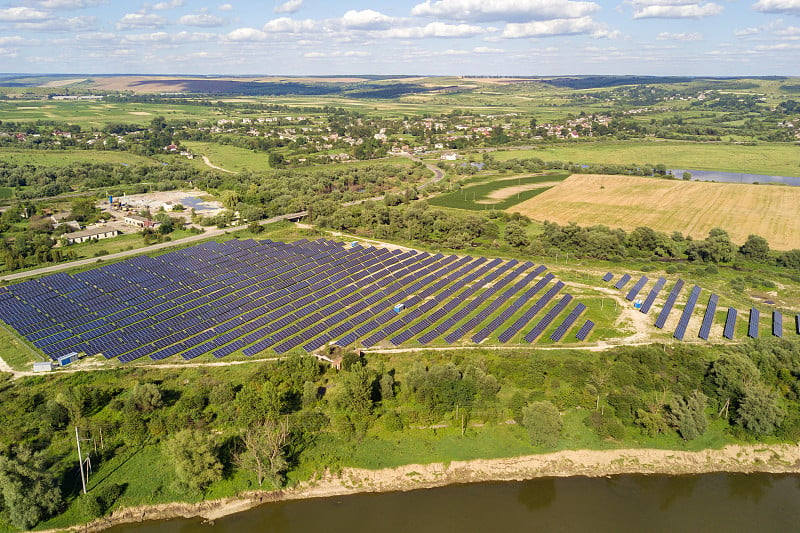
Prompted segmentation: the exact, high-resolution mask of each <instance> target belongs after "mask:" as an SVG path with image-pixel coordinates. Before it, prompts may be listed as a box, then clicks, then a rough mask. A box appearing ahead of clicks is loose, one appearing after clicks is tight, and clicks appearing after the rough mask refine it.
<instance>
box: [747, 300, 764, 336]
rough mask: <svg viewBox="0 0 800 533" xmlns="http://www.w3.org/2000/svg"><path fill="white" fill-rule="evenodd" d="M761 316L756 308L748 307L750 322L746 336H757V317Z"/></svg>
mask: <svg viewBox="0 0 800 533" xmlns="http://www.w3.org/2000/svg"><path fill="white" fill-rule="evenodd" d="M760 316H761V313H759V311H758V309H756V308H755V307H752V308H751V309H750V324H749V326H748V328H747V336H748V337H750V338H752V339H757V338H758V319H759V317H760Z"/></svg>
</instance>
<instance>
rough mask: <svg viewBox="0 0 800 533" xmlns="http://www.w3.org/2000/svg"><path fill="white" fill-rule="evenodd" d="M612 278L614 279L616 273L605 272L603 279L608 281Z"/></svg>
mask: <svg viewBox="0 0 800 533" xmlns="http://www.w3.org/2000/svg"><path fill="white" fill-rule="evenodd" d="M612 279H614V274H612V273H611V272H606V273H605V274H603V281H605V282H606V283H608V282H609V281H611V280H612Z"/></svg>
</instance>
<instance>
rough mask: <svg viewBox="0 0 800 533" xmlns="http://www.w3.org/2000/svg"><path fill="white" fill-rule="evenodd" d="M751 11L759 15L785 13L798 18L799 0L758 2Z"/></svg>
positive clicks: (759, 0) (761, 0) (799, 10)
mask: <svg viewBox="0 0 800 533" xmlns="http://www.w3.org/2000/svg"><path fill="white" fill-rule="evenodd" d="M753 9H755V10H756V11H760V12H761V13H786V14H787V15H798V16H800V0H758V2H756V3H755V4H753Z"/></svg>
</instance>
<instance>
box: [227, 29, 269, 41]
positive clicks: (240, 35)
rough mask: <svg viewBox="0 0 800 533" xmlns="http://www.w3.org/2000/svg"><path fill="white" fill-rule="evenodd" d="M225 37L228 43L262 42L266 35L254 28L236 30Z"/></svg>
mask: <svg viewBox="0 0 800 533" xmlns="http://www.w3.org/2000/svg"><path fill="white" fill-rule="evenodd" d="M227 37H228V40H230V41H263V40H265V39H266V38H267V34H266V33H264V32H263V31H261V30H257V29H255V28H236V29H235V30H233V31H232V32H230V33H229V34H228V35H227Z"/></svg>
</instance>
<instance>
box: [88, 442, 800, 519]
mask: <svg viewBox="0 0 800 533" xmlns="http://www.w3.org/2000/svg"><path fill="white" fill-rule="evenodd" d="M710 472H746V473H750V472H769V473H800V446H795V445H777V446H727V447H725V448H723V449H721V450H704V451H700V452H683V451H672V450H652V449H626V450H603V451H599V450H574V451H563V452H556V453H549V454H541V455H527V456H523V457H512V458H507V459H478V460H473V461H453V462H451V463H448V464H444V463H433V464H427V465H419V464H413V465H405V466H401V467H397V468H386V469H381V470H366V469H359V468H345V469H343V470H342V472H341V473H339V474H331V473H327V474H325V475H324V476H322V477H321V478H320V479H317V480H313V481H308V482H304V483H302V484H300V485H298V486H297V487H293V488H290V489H286V490H283V491H275V492H249V493H245V494H242V495H241V496H240V497H236V498H226V499H222V500H212V501H205V502H201V503H197V504H185V503H174V504H164V505H154V506H148V507H136V508H127V509H120V510H117V511H114V513H112V514H111V515H110V516H107V517H105V518H102V519H100V520H96V521H95V522H93V523H91V524H88V525H83V526H76V527H74V528H72V530H75V531H87V532H88V531H100V530H102V529H105V528H108V527H111V526H113V525H117V524H123V523H131V522H141V521H144V520H160V519H168V518H191V517H196V516H200V517H203V518H205V519H207V520H216V519H218V518H221V517H223V516H227V515H230V514H234V513H238V512H242V511H246V510H248V509H251V508H253V507H256V506H258V505H261V504H263V503H267V502H272V501H282V500H296V499H305V498H324V497H330V496H343V495H348V494H356V493H360V492H390V491H403V490H413V489H423V488H431V487H440V486H444V485H451V484H455V483H476V482H482V481H523V480H527V479H533V478H537V477H568V476H589V477H598V476H607V475H614V474H671V475H677V474H704V473H710Z"/></svg>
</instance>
